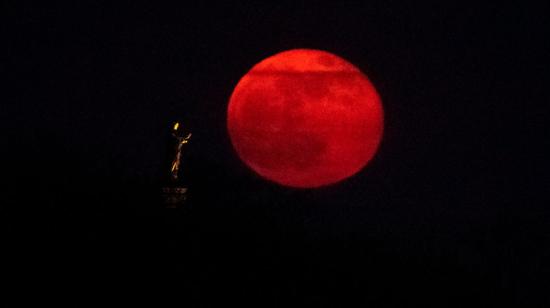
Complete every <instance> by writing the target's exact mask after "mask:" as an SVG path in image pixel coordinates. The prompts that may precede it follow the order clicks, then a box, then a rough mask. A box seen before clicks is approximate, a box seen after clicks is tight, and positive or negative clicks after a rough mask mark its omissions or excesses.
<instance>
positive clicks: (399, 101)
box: [0, 1, 550, 307]
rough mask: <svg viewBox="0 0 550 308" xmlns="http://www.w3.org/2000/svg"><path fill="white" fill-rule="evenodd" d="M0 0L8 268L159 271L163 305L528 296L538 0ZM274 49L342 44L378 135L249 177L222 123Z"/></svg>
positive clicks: (538, 127)
mask: <svg viewBox="0 0 550 308" xmlns="http://www.w3.org/2000/svg"><path fill="white" fill-rule="evenodd" d="M2 12H3V13H2V16H3V19H4V20H5V21H7V22H6V24H5V26H4V31H5V32H6V33H5V34H6V35H5V36H4V37H5V38H4V40H3V41H4V44H3V45H4V51H5V52H6V51H7V61H5V63H4V65H3V66H4V67H6V68H7V71H8V72H9V74H8V77H9V78H8V79H9V80H8V81H7V83H6V84H5V85H7V87H6V88H7V89H6V91H5V96H6V99H3V103H2V107H1V109H0V121H1V123H2V126H3V129H2V131H3V134H6V137H5V138H3V139H5V140H7V143H4V144H5V145H4V147H3V151H2V152H4V153H3V154H4V155H6V159H4V162H5V163H7V167H6V168H4V170H6V171H5V172H4V174H5V178H6V179H7V180H8V182H9V183H8V185H7V186H6V187H7V194H4V196H7V200H6V202H4V204H5V206H4V209H5V210H3V212H4V214H5V215H3V216H4V217H7V220H8V223H7V226H8V235H9V237H10V239H11V241H9V243H11V244H13V245H14V247H15V248H16V249H13V251H15V252H14V258H13V260H17V261H21V262H16V261H14V262H13V263H12V264H11V265H12V267H13V268H15V269H16V270H19V271H25V272H28V273H29V276H28V277H37V281H42V279H46V280H47V279H48V278H47V277H49V275H50V276H51V275H53V274H55V275H59V276H61V277H67V279H66V281H78V282H85V281H88V280H90V279H92V278H96V279H100V280H101V279H103V280H106V281H112V279H111V278H113V277H116V279H118V281H124V282H129V281H133V282H135V281H138V283H137V284H140V282H143V283H141V285H142V286H144V285H145V286H146V285H148V284H147V283H145V281H149V283H150V281H151V280H154V281H168V280H170V279H174V278H175V279H177V280H178V281H179V282H178V283H179V285H178V284H176V286H177V287H181V288H178V289H179V290H180V291H178V292H182V293H181V294H182V297H181V298H180V299H179V300H180V301H181V303H182V304H185V303H186V301H195V300H201V301H202V300H204V299H205V298H207V299H209V301H210V300H215V298H216V296H214V295H213V294H216V295H219V296H221V297H222V298H226V299H227V301H228V302H231V301H233V300H237V299H249V300H253V299H256V296H257V298H258V299H261V300H260V302H258V303H261V304H259V306H270V305H271V306H278V305H284V303H286V302H287V301H289V300H290V301H294V302H296V301H297V302H299V303H306V304H318V305H321V306H322V305H327V307H337V306H340V305H343V304H344V303H351V302H360V303H363V304H376V305H381V304H385V305H389V306H400V307H403V306H404V305H405V304H407V303H408V304H411V303H423V304H425V305H428V306H430V305H434V304H435V303H440V304H441V305H442V306H449V305H451V306H452V305H454V304H456V305H458V306H460V305H462V307H463V306H464V305H465V304H470V303H472V302H480V303H482V304H486V305H490V306H494V305H497V304H502V303H509V302H513V303H516V304H517V305H519V304H528V303H533V304H534V303H541V302H542V301H544V300H545V299H546V300H548V297H546V298H543V296H533V295H535V292H536V290H538V289H540V288H541V286H544V285H546V286H547V285H548V275H549V274H550V272H549V270H550V267H549V265H548V262H547V259H548V257H550V255H549V252H550V249H549V248H548V247H549V246H548V243H549V236H550V233H549V232H548V231H547V226H546V225H547V224H548V223H547V221H548V220H547V219H548V216H549V215H548V214H550V213H549V210H548V209H547V208H546V207H543V206H541V205H540V204H539V203H538V201H537V198H536V195H535V194H534V193H535V191H536V190H537V189H538V188H544V187H542V186H543V185H546V186H547V183H546V184H541V183H544V182H541V181H540V179H541V178H542V173H543V169H544V168H542V166H543V164H542V159H543V157H542V156H543V155H542V154H534V153H541V152H538V151H537V149H538V148H542V145H537V144H540V140H543V138H542V136H541V135H542V133H541V132H542V131H543V128H542V123H543V117H542V114H541V113H540V112H539V111H538V110H540V109H541V106H542V103H543V102H544V101H545V100H543V99H542V93H543V83H544V84H545V86H546V82H545V81H544V80H543V78H542V77H543V75H545V74H546V73H547V65H546V62H544V61H542V60H541V59H543V58H544V57H546V56H547V45H548V44H547V43H545V42H544V43H543V40H546V37H547V35H548V33H547V32H548V31H547V30H546V29H547V28H549V27H548V18H547V13H548V6H547V5H535V4H531V5H522V6H520V5H519V4H518V5H517V6H513V5H503V4H499V5H479V4H477V5H475V6H471V5H467V4H461V5H444V4H430V5H427V4H424V5H419V4H407V5H405V4H402V3H387V2H384V3H383V4H369V3H365V4H358V3H355V2H348V1H342V2H336V1H335V2H334V3H330V4H319V3H317V4H315V5H311V4H306V3H302V2H300V1H295V3H293V4H263V5H259V4H254V5H251V4H234V3H231V2H228V3H227V4H225V5H214V4H212V3H208V4H206V3H205V4H195V5H183V4H180V5H179V6H161V5H159V4H157V3H156V2H150V3H147V4H143V3H139V4H138V3H137V2H135V1H132V2H127V3H123V4H118V5H114V4H111V3H110V2H97V3H93V4H81V3H79V4H72V5H69V6H63V5H52V4H50V3H43V4H24V3H19V2H17V1H11V2H7V3H4V4H3V5H2ZM292 48H315V49H323V50H327V51H330V52H333V53H335V54H337V55H340V56H342V57H343V58H345V59H347V60H349V61H350V62H352V63H353V64H355V65H356V66H357V67H359V68H360V69H361V70H362V71H363V72H365V73H366V74H367V75H368V76H369V78H370V79H371V81H372V82H373V84H374V85H375V86H376V88H377V89H378V91H379V93H380V95H381V98H382V102H383V106H384V111H385V132H384V137H383V141H382V144H381V147H380V150H379V152H378V153H377V155H376V157H375V159H374V160H373V161H372V162H371V163H370V164H369V166H368V167H367V168H366V169H364V170H363V171H362V172H360V173H359V174H357V175H356V176H354V177H352V178H350V179H348V180H346V181H344V182H342V183H339V184H337V185H333V186H329V187H325V188H321V189H316V190H295V189H287V188H283V187H279V186H277V185H275V184H272V183H270V182H267V181H264V180H263V179H261V178H259V177H258V176H256V175H255V174H254V173H253V172H251V171H249V170H248V169H247V168H245V166H244V165H243V164H242V163H241V162H240V161H239V159H238V157H237V156H236V154H235V153H234V152H233V149H232V147H231V144H230V141H229V139H228V136H227V131H226V126H225V125H226V122H225V119H226V108H227V103H228V99H229V96H230V94H231V92H232V90H233V88H234V86H235V85H236V84H237V82H238V80H239V79H240V77H242V75H243V74H244V73H246V72H247V71H248V70H249V69H250V68H251V67H252V66H253V65H254V64H255V63H257V62H259V61H260V60H262V59H264V58H265V57H267V56H270V55H273V54H275V53H277V52H280V51H283V50H287V49H292ZM3 59H4V60H5V59H6V58H5V57H3ZM3 62H4V61H3ZM175 118H177V119H183V120H184V122H185V123H186V124H187V125H188V127H189V128H190V129H191V130H192V131H193V141H192V143H191V146H189V147H188V149H187V152H186V153H185V155H186V158H185V162H184V168H186V172H187V173H186V175H187V179H188V181H189V185H190V188H191V191H192V195H191V197H190V202H189V208H187V209H182V210H179V211H174V212H166V211H163V210H162V209H160V208H159V205H158V202H157V201H158V200H157V197H158V195H157V194H158V188H159V187H160V178H161V176H162V174H163V172H164V170H163V169H162V168H163V160H164V159H165V157H166V152H165V150H166V141H167V129H168V125H169V123H170V122H171V121H172V120H173V119H175ZM546 188H547V187H546ZM27 249H28V253H27ZM18 251H19V252H21V253H20V254H19V253H18ZM52 268H55V270H53V269H52ZM145 277H147V278H145ZM150 277H153V278H150ZM14 279H15V278H14ZM24 283H26V282H23V285H24ZM167 284H168V283H167ZM89 289H90V290H95V289H94V288H93V287H90V288H89ZM182 289H185V290H187V291H181V290H182ZM186 292H188V294H187V293H186ZM98 294H103V293H101V292H99V293H98ZM184 294H185V296H184ZM537 295H538V294H537Z"/></svg>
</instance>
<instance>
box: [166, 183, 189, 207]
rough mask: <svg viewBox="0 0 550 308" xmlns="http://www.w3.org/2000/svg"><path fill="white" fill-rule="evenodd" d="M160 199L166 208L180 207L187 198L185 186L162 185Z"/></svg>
mask: <svg viewBox="0 0 550 308" xmlns="http://www.w3.org/2000/svg"><path fill="white" fill-rule="evenodd" d="M162 200H163V202H164V206H165V207H166V208H178V207H181V206H182V205H183V204H184V203H185V200H187V187H182V186H179V187H178V186H172V187H163V188H162Z"/></svg>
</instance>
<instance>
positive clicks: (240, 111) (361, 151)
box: [227, 49, 383, 188]
mask: <svg viewBox="0 0 550 308" xmlns="http://www.w3.org/2000/svg"><path fill="white" fill-rule="evenodd" d="M227 128H228V131H229V137H230V139H231V142H232V144H233V147H234V148H235V150H236V152H237V154H238V155H239V157H240V158H241V159H242V160H243V161H244V163H245V164H246V165H248V166H249V167H250V168H251V169H252V170H254V171H255V172H256V173H258V174H259V175H260V176H262V177H264V178H266V179H268V180H271V181H273V182H276V183H278V184H281V185H284V186H290V187H297V188H314V187H320V186H325V185H330V184H333V183H336V182H339V181H341V180H343V179H346V178H348V177H350V176H352V175H354V174H356V173H357V172H358V171H360V170H361V169H363V168H364V167H365V166H366V165H367V163H368V162H369V161H370V160H371V159H372V157H373V156H374V154H375V153H376V150H377V149H378V145H379V144H380V140H381V138H382V131H383V110H382V104H381V101H380V97H379V95H378V93H377V91H376V89H375V88H374V86H373V85H372V83H371V82H370V81H369V79H368V78H367V76H365V75H364V74H363V73H362V72H361V71H360V70H359V69H358V68H356V67H355V66H354V65H353V64H351V63H349V62H347V61H346V60H344V59H342V58H340V57H338V56H336V55H334V54H332V53H329V52H326V51H321V50H313V49H293V50H289V51H285V52H281V53H278V54H275V55H273V56H271V57H268V58H266V59H264V60H263V61H261V62H259V63H258V64H256V65H255V66H254V67H252V69H251V70H250V71H249V72H248V73H246V74H245V75H244V76H243V77H242V79H241V80H240V81H239V83H238V84H237V86H236V87H235V89H234V91H233V94H232V95H231V98H230V100H229V106H228V114H227Z"/></svg>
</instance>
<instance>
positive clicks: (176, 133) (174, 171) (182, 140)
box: [170, 122, 191, 181]
mask: <svg viewBox="0 0 550 308" xmlns="http://www.w3.org/2000/svg"><path fill="white" fill-rule="evenodd" d="M179 128H180V123H179V122H176V123H175V124H174V127H173V129H172V136H173V137H174V138H176V141H177V142H176V146H175V149H174V150H175V151H176V153H175V155H174V159H173V160H172V164H171V169H170V173H171V178H172V180H173V181H176V180H177V179H178V172H179V169H180V163H181V152H182V149H183V145H184V144H187V143H189V139H191V133H188V134H187V135H185V133H183V132H182V131H181V130H180V129H179Z"/></svg>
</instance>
